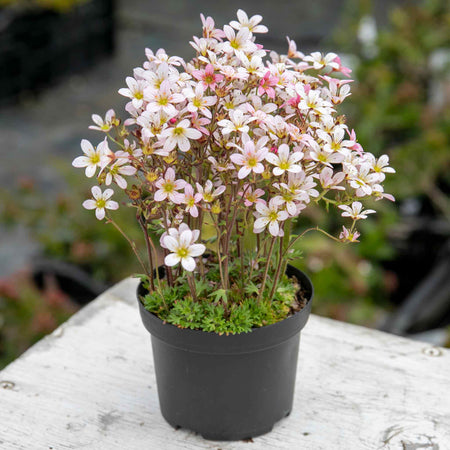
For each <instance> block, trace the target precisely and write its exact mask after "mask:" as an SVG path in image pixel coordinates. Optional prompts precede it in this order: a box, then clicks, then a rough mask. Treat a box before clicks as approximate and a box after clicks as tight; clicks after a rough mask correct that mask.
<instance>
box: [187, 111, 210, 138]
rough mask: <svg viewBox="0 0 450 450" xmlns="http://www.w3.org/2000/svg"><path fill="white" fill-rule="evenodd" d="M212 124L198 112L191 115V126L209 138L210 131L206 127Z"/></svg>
mask: <svg viewBox="0 0 450 450" xmlns="http://www.w3.org/2000/svg"><path fill="white" fill-rule="evenodd" d="M210 123H211V120H209V119H207V118H206V117H200V116H199V115H198V114H197V113H196V112H193V113H191V125H192V126H193V127H194V128H195V129H196V130H198V131H200V132H201V133H203V134H205V135H206V136H209V131H208V129H207V128H205V126H204V125H208V124H210Z"/></svg>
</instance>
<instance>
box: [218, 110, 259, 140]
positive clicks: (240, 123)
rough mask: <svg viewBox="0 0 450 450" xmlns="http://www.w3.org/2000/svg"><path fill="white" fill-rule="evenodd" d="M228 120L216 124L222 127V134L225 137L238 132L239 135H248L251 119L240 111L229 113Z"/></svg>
mask: <svg viewBox="0 0 450 450" xmlns="http://www.w3.org/2000/svg"><path fill="white" fill-rule="evenodd" d="M228 114H229V116H230V120H228V119H224V120H220V121H219V122H218V123H217V124H218V125H219V126H221V127H222V134H223V135H224V136H225V135H227V134H230V133H232V132H233V131H239V132H241V133H248V130H249V126H248V123H250V122H251V121H252V120H254V119H253V117H249V116H246V115H245V114H244V112H243V111H241V110H240V109H235V110H233V109H232V110H230V111H229V113H228Z"/></svg>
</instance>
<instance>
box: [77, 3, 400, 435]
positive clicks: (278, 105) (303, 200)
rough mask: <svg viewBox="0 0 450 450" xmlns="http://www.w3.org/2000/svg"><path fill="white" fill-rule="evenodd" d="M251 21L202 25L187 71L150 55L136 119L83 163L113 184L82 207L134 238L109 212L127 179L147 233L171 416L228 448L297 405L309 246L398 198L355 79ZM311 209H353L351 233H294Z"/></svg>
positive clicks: (147, 305) (153, 328)
mask: <svg viewBox="0 0 450 450" xmlns="http://www.w3.org/2000/svg"><path fill="white" fill-rule="evenodd" d="M237 16H238V20H237V21H232V22H230V24H229V25H225V26H224V27H223V29H218V28H216V27H215V24H214V21H213V19H212V18H210V17H207V18H205V17H204V16H203V15H202V16H201V19H202V23H203V34H202V37H200V38H198V37H194V38H193V41H192V42H191V45H192V46H193V47H194V49H195V50H196V56H195V57H194V59H192V60H191V61H189V62H185V61H183V60H182V59H181V58H179V57H169V56H168V55H167V54H166V53H165V51H164V50H162V49H160V50H158V51H157V52H156V53H153V52H152V51H151V50H149V49H146V56H147V61H146V62H145V63H144V64H143V67H140V68H136V69H134V73H133V77H128V78H127V79H126V82H127V86H128V87H127V88H123V89H120V90H119V93H120V94H121V95H124V96H125V97H127V98H129V99H130V101H129V103H128V104H127V105H126V110H127V112H128V113H129V117H128V118H127V119H126V120H125V122H124V123H123V125H122V124H121V122H120V120H119V119H118V118H117V116H116V115H115V113H114V111H113V110H109V111H108V112H107V114H106V117H105V118H102V117H100V116H98V115H93V121H94V123H95V125H93V126H91V128H94V129H97V130H99V131H102V132H104V133H106V137H105V138H104V140H103V141H102V142H100V143H99V144H98V145H97V146H96V147H94V146H93V145H92V144H91V143H90V142H89V141H87V140H83V141H82V143H81V147H82V149H83V152H84V155H83V156H80V157H77V158H76V159H75V160H74V161H73V165H74V166H75V167H79V168H85V171H86V175H87V176H88V177H93V176H94V175H95V176H96V178H97V181H98V184H99V185H98V186H94V187H93V188H92V196H93V197H92V198H91V199H89V200H86V201H85V202H84V203H83V206H84V207H85V208H87V209H92V210H95V214H96V217H97V218H98V219H99V220H104V219H106V222H107V223H110V224H112V225H114V226H115V227H116V228H117V229H118V231H119V232H120V233H121V234H123V235H124V236H125V238H127V239H128V240H129V238H128V237H127V233H126V230H122V229H121V228H120V227H119V226H118V225H117V224H116V222H115V221H114V219H113V217H112V216H111V215H110V210H115V209H117V208H118V207H119V203H118V202H117V201H115V200H113V199H112V196H113V194H114V192H113V189H111V187H110V185H112V184H116V185H117V186H118V188H119V189H121V190H123V191H124V192H125V193H126V195H127V197H128V199H129V202H128V205H129V206H131V207H133V208H135V213H136V219H137V222H138V223H139V225H140V227H141V228H142V231H143V233H144V236H145V240H146V243H147V248H146V252H147V258H146V259H147V261H146V262H144V258H143V257H142V256H141V250H142V249H138V248H136V246H135V245H134V244H133V242H132V241H131V240H129V242H130V244H131V246H132V248H133V250H134V252H135V253H136V256H137V258H138V259H139V261H140V263H141V265H142V268H143V271H144V274H143V275H142V277H141V278H142V282H141V284H140V286H139V289H138V298H139V308H140V312H141V316H142V320H143V323H144V325H145V326H146V328H147V329H148V330H149V331H150V333H151V334H152V344H153V353H154V358H155V369H156V377H157V383H158V392H159V398H160V406H161V411H162V414H163V415H164V417H165V418H166V420H167V421H168V422H169V423H170V424H172V425H173V426H181V427H186V428H188V429H191V430H194V431H197V432H199V433H201V434H202V435H203V436H204V437H206V438H210V439H224V440H231V439H242V438H247V437H253V436H257V435H259V434H262V433H265V432H267V431H270V429H271V428H272V426H273V424H274V423H275V422H276V421H278V420H280V419H281V418H282V417H284V416H285V415H287V414H289V412H290V410H291V407H292V398H293V390H294V382H295V371H296V366H297V353H298V343H299V333H300V330H301V329H302V328H303V326H304V325H305V323H306V321H307V318H308V315H309V312H310V309H311V298H312V294H313V288H312V286H311V283H310V282H309V280H308V278H307V277H306V276H305V275H304V274H303V273H301V272H300V271H298V270H296V269H294V268H293V267H291V266H289V265H288V263H289V262H290V261H291V260H293V259H295V258H296V257H297V256H298V251H297V250H296V249H297V244H298V243H299V242H300V239H301V238H302V237H303V236H305V234H307V233H308V232H310V231H313V230H316V231H318V232H321V233H324V234H326V235H327V236H330V238H332V239H334V240H337V241H342V242H354V241H356V240H357V238H358V236H359V233H358V231H357V230H356V227H355V225H356V223H357V222H358V221H359V220H363V219H365V218H366V217H367V215H368V214H371V213H374V212H375V211H374V210H372V209H367V210H363V206H362V203H361V201H362V200H363V199H367V198H374V199H375V200H379V199H382V198H384V197H386V198H388V199H391V200H393V197H392V196H391V195H389V194H386V193H384V191H383V187H382V182H383V180H384V177H385V173H386V172H393V169H391V168H389V167H388V158H387V156H382V157H381V158H379V159H376V158H375V157H374V156H373V155H372V154H370V153H367V152H364V150H363V149H362V148H361V146H360V145H359V144H358V143H357V141H356V137H355V133H354V131H353V130H352V131H350V130H349V128H348V127H347V125H346V124H345V118H344V117H343V116H339V115H338V111H337V109H338V105H339V104H340V103H341V102H342V101H343V100H344V99H345V98H346V97H347V96H349V95H350V88H349V82H350V81H351V80H348V79H347V80H342V79H341V78H340V77H339V75H344V76H346V77H348V75H349V73H350V70H349V69H348V68H346V67H344V66H343V65H342V63H341V61H340V59H339V57H338V56H337V55H336V54H334V53H328V54H326V55H323V54H321V53H318V52H317V53H312V54H311V55H309V56H305V55H303V54H302V53H301V52H299V51H297V49H296V45H295V43H294V42H293V41H291V40H289V39H288V45H289V48H288V53H287V55H278V54H276V53H274V52H270V54H268V52H267V51H266V50H265V49H263V47H262V46H261V45H259V44H257V43H255V38H254V36H255V35H256V34H257V33H264V32H266V31H267V28H266V27H265V26H263V25H261V24H260V22H261V16H253V17H251V18H250V19H249V18H248V16H247V15H246V13H245V12H243V11H242V10H239V11H238V14H237ZM267 56H268V60H267V61H266V57H267ZM102 185H103V186H104V187H105V188H104V189H102V187H100V186H102ZM311 204H322V205H324V206H325V208H326V209H327V210H328V208H338V209H340V212H341V213H342V216H344V217H345V218H349V219H350V226H344V227H343V228H342V232H341V233H340V235H339V237H334V236H332V235H331V234H330V233H328V232H327V231H325V230H322V229H320V228H318V227H310V228H308V229H306V230H302V231H301V233H295V232H294V231H293V230H295V229H296V228H295V227H294V224H295V223H296V222H297V223H298V224H299V225H300V226H301V218H302V212H303V210H304V209H305V208H307V207H308V206H309V205H311ZM155 236H158V237H159V243H160V246H161V249H160V250H158V249H157V246H156V244H155V243H154V240H153V239H154V237H155ZM160 261H161V262H160Z"/></svg>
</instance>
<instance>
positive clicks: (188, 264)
mask: <svg viewBox="0 0 450 450" xmlns="http://www.w3.org/2000/svg"><path fill="white" fill-rule="evenodd" d="M181 265H182V266H183V268H184V269H185V270H187V271H188V272H193V271H194V269H195V259H194V258H192V257H191V256H186V257H185V258H183V259H182V260H181Z"/></svg>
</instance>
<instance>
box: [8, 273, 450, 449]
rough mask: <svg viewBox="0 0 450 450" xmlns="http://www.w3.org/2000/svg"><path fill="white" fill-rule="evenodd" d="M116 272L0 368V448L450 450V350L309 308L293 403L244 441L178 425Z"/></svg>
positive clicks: (126, 285) (129, 289) (130, 294)
mask: <svg viewBox="0 0 450 450" xmlns="http://www.w3.org/2000/svg"><path fill="white" fill-rule="evenodd" d="M136 284H137V281H136V280H132V279H127V280H124V281H123V282H121V283H119V284H118V285H117V286H115V287H113V288H112V289H110V290H109V291H107V292H105V293H104V294H103V295H101V296H100V297H99V298H98V299H96V300H95V301H93V302H92V303H91V304H89V305H88V306H86V307H85V308H84V309H83V310H81V311H80V312H79V313H78V314H76V315H75V316H73V317H72V318H71V319H70V320H69V321H68V322H66V323H65V324H63V325H62V326H61V327H60V328H58V329H57V330H56V331H55V332H53V333H52V334H51V335H50V336H48V337H46V338H45V339H43V340H42V341H40V342H39V343H38V344H36V345H35V346H34V347H32V348H31V349H30V350H28V351H27V352H26V353H25V354H24V355H23V356H21V357H20V358H18V359H17V360H16V361H14V362H13V363H12V364H10V365H9V366H8V367H6V368H5V369H4V370H3V371H2V372H0V448H1V449H2V450H3V449H26V450H30V449H31V450H34V449H55V450H59V449H69V448H70V449H72V448H76V449H78V448H83V449H93V450H99V449H108V450H111V449H121V450H134V449H155V450H160V449H162V450H165V449H168V450H170V449H216V450H218V449H222V450H226V449H246V450H257V449H258V450H259V449H264V450H268V449H269V450H271V449H305V450H316V449H324V450H338V449H339V450H340V449H345V450H360V449H362V450H364V449H373V450H387V449H399V450H418V449H420V450H421V449H432V450H446V449H450V352H449V351H448V350H444V349H441V348H436V347H430V346H428V345H427V344H425V343H418V342H413V341H410V340H407V339H403V338H399V337H395V336H391V335H388V334H384V333H380V332H377V331H373V330H369V329H366V328H361V327H356V326H352V325H348V324H344V323H340V322H335V321H332V320H329V319H324V318H320V317H317V316H312V317H311V318H310V321H309V323H308V325H307V326H306V328H305V329H304V331H303V332H302V340H301V345H300V358H299V372H298V375H297V389H296V394H295V403H294V410H293V412H292V414H291V415H290V416H289V417H288V418H286V419H284V420H283V421H282V422H280V423H279V424H277V425H276V426H275V428H274V430H273V431H272V433H270V434H267V435H265V436H261V437H258V438H255V439H254V441H253V443H249V442H211V441H205V440H203V439H202V438H201V437H199V436H197V435H195V434H194V433H191V432H188V431H185V430H178V431H175V430H174V429H172V428H171V427H170V426H169V425H167V424H166V422H165V421H164V420H163V418H162V417H161V415H160V413H159V407H158V398H157V392H156V386H155V376H154V370H153V366H152V355H151V346H150V339H149V335H148V333H147V331H145V330H144V328H143V326H142V324H141V322H140V317H139V314H138V310H137V304H136V300H135V297H134V293H135V287H136Z"/></svg>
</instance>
